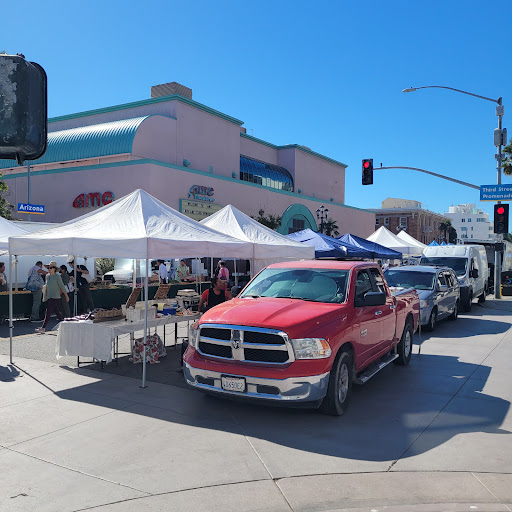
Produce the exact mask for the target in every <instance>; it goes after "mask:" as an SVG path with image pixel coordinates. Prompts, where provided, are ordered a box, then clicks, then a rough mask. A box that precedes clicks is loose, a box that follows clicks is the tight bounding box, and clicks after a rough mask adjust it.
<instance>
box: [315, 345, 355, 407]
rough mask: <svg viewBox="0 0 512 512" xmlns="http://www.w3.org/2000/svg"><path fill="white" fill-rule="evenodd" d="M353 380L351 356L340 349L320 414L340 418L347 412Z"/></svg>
mask: <svg viewBox="0 0 512 512" xmlns="http://www.w3.org/2000/svg"><path fill="white" fill-rule="evenodd" d="M353 380H354V363H353V361H352V354H350V352H348V351H347V350H344V349H341V351H340V353H339V354H338V356H337V357H336V361H334V365H333V367H332V370H331V374H330V376H329V386H328V387H327V393H326V395H325V397H324V399H323V401H322V404H321V405H320V412H322V413H323V414H329V415H330V416H342V415H343V414H345V411H346V410H347V407H348V404H349V402H350V395H351V394H352V381H353Z"/></svg>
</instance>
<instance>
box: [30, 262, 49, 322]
mask: <svg viewBox="0 0 512 512" xmlns="http://www.w3.org/2000/svg"><path fill="white" fill-rule="evenodd" d="M47 273H48V272H46V270H43V262H42V261H38V262H36V264H35V265H34V266H33V267H32V268H31V269H30V270H29V271H28V281H27V284H26V286H25V288H26V289H27V290H28V291H30V292H31V293H32V312H31V314H30V321H31V322H39V321H40V319H41V317H40V315H39V309H40V308H41V300H42V298H43V286H44V276H45V275H46V274H47Z"/></svg>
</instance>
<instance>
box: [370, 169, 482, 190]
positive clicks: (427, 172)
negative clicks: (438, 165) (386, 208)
mask: <svg viewBox="0 0 512 512" xmlns="http://www.w3.org/2000/svg"><path fill="white" fill-rule="evenodd" d="M377 169H409V170H410V171H419V172H424V173H425V174H430V175H431V176H436V177H437V178H442V179H443V180H448V181H453V182H454V183H458V184H459V185H464V186H465V187H469V188H474V189H476V190H480V187H479V186H477V185H473V184H472V183H468V182H466V181H461V180H456V179H455V178H450V177H448V176H444V175H443V174H437V173H436V172H432V171H426V170H425V169H418V168H417V167H398V166H393V167H374V168H373V170H377Z"/></svg>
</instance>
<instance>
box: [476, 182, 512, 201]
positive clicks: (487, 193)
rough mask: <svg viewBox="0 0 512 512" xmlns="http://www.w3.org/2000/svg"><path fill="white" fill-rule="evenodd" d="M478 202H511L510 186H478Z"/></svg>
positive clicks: (511, 189) (511, 186)
mask: <svg viewBox="0 0 512 512" xmlns="http://www.w3.org/2000/svg"><path fill="white" fill-rule="evenodd" d="M480 201H512V184H506V185H480Z"/></svg>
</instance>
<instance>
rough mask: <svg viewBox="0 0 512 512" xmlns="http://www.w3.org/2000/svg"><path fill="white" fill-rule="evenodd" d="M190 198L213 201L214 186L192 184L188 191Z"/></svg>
mask: <svg viewBox="0 0 512 512" xmlns="http://www.w3.org/2000/svg"><path fill="white" fill-rule="evenodd" d="M188 198H189V199H195V200H196V201H209V202H212V203H213V187H203V186H201V185H192V186H191V187H190V190H189V192H188Z"/></svg>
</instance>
